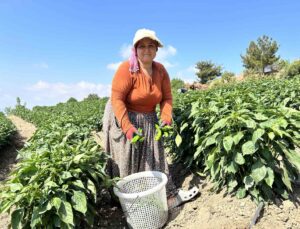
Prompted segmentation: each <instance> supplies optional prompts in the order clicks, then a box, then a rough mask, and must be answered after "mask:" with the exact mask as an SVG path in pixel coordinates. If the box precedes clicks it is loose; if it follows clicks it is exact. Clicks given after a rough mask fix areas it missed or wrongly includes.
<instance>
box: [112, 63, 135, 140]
mask: <svg viewBox="0 0 300 229" xmlns="http://www.w3.org/2000/svg"><path fill="white" fill-rule="evenodd" d="M131 88H132V78H131V75H130V72H129V64H128V63H127V62H124V63H122V64H121V65H120V67H119V68H118V70H117V71H116V73H115V75H114V78H113V81H112V92H111V103H112V108H113V111H114V114H115V116H116V118H117V120H118V122H119V124H120V127H121V129H122V131H123V132H124V133H125V134H126V132H127V131H128V130H129V129H130V128H131V127H132V126H133V125H132V123H131V122H130V120H129V116H128V110H127V108H126V98H127V95H128V93H129V92H130V90H131Z"/></svg>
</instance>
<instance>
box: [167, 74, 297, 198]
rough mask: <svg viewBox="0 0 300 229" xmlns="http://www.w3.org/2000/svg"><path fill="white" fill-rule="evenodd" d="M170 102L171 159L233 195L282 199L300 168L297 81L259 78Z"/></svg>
mask: <svg viewBox="0 0 300 229" xmlns="http://www.w3.org/2000/svg"><path fill="white" fill-rule="evenodd" d="M178 99H179V100H178V101H176V103H175V104H176V108H175V109H174V112H175V120H174V121H175V123H176V126H177V131H178V133H179V134H180V136H181V138H180V140H181V141H179V142H178V143H180V144H177V145H176V144H172V142H174V141H175V142H176V139H177V138H178V133H175V132H174V134H173V135H172V136H171V138H170V139H169V141H168V142H167V143H166V146H167V147H168V148H169V149H168V150H169V152H171V153H172V155H173V158H174V159H175V161H181V162H183V163H184V164H185V165H186V167H193V168H195V169H197V170H198V172H199V174H202V175H209V176H210V178H211V179H212V180H213V181H214V182H215V190H216V191H217V190H220V189H222V188H224V187H226V188H227V191H228V193H235V194H236V195H237V196H238V197H239V198H242V197H244V196H245V195H247V194H250V195H251V196H252V197H253V199H254V200H256V201H260V200H262V199H264V200H270V199H273V198H274V197H276V196H281V197H282V198H287V197H288V194H289V193H290V192H292V190H293V184H292V181H293V180H294V179H296V177H297V175H298V173H299V171H300V154H299V153H297V152H296V148H297V147H300V131H299V127H300V111H299V110H300V79H294V80H274V79H265V80H258V81H248V82H245V83H240V84H236V85H228V86H224V87H221V88H217V89H212V90H207V91H200V92H189V93H188V94H186V95H185V96H184V97H183V96H182V97H181V98H178Z"/></svg>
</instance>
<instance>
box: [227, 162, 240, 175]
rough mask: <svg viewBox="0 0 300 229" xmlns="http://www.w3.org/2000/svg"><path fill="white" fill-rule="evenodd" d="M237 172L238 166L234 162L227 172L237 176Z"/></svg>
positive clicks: (230, 164)
mask: <svg viewBox="0 0 300 229" xmlns="http://www.w3.org/2000/svg"><path fill="white" fill-rule="evenodd" d="M237 170H238V165H237V164H236V163H235V162H234V161H231V162H230V163H229V165H228V166H227V172H229V173H233V174H235V173H236V172H237Z"/></svg>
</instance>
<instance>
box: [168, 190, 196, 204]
mask: <svg viewBox="0 0 300 229" xmlns="http://www.w3.org/2000/svg"><path fill="white" fill-rule="evenodd" d="M198 193H199V189H198V188H197V187H196V186H195V187H193V188H191V189H190V190H188V191H183V190H179V191H178V193H177V195H176V196H174V197H171V198H170V199H169V201H168V208H169V210H170V209H173V208H176V207H178V206H180V205H181V204H183V203H185V202H188V201H189V200H191V199H193V198H194V197H195V196H196V195H197V194H198Z"/></svg>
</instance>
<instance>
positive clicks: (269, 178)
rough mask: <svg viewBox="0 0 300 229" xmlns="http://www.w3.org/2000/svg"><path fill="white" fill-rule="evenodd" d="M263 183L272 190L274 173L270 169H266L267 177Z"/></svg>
mask: <svg viewBox="0 0 300 229" xmlns="http://www.w3.org/2000/svg"><path fill="white" fill-rule="evenodd" d="M265 181H266V183H267V185H269V186H270V188H272V185H273V182H274V172H273V170H272V169H271V168H269V167H267V176H266V177H265Z"/></svg>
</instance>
